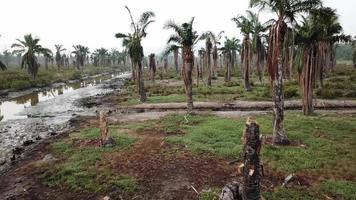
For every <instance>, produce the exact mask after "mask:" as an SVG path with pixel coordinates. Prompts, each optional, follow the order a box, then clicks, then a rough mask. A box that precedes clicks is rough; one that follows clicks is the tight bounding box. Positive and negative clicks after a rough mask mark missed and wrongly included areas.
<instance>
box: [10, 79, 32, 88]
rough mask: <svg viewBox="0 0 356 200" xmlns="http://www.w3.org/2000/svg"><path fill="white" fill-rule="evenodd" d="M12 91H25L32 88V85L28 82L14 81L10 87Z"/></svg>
mask: <svg viewBox="0 0 356 200" xmlns="http://www.w3.org/2000/svg"><path fill="white" fill-rule="evenodd" d="M10 87H11V89H14V90H24V89H28V88H30V87H31V83H30V82H29V81H27V80H14V81H12V82H11V85H10Z"/></svg>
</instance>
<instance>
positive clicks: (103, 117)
mask: <svg viewBox="0 0 356 200" xmlns="http://www.w3.org/2000/svg"><path fill="white" fill-rule="evenodd" d="M99 126H100V135H101V146H103V147H112V146H114V145H115V142H114V140H113V139H112V138H111V136H110V133H109V128H108V116H107V112H106V111H101V112H100V118H99Z"/></svg>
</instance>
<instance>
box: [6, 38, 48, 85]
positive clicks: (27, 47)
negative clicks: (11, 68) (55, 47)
mask: <svg viewBox="0 0 356 200" xmlns="http://www.w3.org/2000/svg"><path fill="white" fill-rule="evenodd" d="M17 41H18V42H19V43H15V44H12V45H11V48H16V50H14V52H15V53H21V54H23V55H22V61H21V67H22V68H23V67H27V71H28V73H29V74H30V75H31V76H32V78H33V79H35V78H36V76H37V73H38V68H39V63H38V61H37V57H36V54H43V55H46V54H48V53H50V52H51V51H50V50H49V49H47V48H44V47H42V46H41V45H40V44H38V43H39V41H40V39H39V38H33V37H32V35H31V34H28V35H25V36H24V40H20V39H17Z"/></svg>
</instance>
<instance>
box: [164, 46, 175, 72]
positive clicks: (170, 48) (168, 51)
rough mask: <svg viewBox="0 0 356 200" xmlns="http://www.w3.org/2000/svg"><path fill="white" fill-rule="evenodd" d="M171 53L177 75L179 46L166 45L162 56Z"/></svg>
mask: <svg viewBox="0 0 356 200" xmlns="http://www.w3.org/2000/svg"><path fill="white" fill-rule="evenodd" d="M172 52H173V60H174V68H175V70H176V74H177V75H179V68H178V56H179V46H177V45H174V44H172V45H168V46H167V47H166V50H165V51H164V53H163V54H164V56H168V55H169V54H170V53H172Z"/></svg>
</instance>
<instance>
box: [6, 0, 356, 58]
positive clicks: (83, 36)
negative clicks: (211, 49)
mask: <svg viewBox="0 0 356 200" xmlns="http://www.w3.org/2000/svg"><path fill="white" fill-rule="evenodd" d="M248 2H249V0H219V1H216V0H215V1H211V0H204V1H196V0H176V1H170V0H151V1H148V0H0V7H1V11H0V35H2V37H0V51H1V52H2V51H3V50H4V49H10V46H11V44H12V43H14V42H15V39H16V38H22V37H23V35H24V34H27V33H32V34H33V35H34V36H38V37H39V38H40V39H41V44H42V45H43V46H45V47H48V48H50V49H54V44H63V45H64V46H65V47H66V48H67V49H68V50H72V45H74V44H82V45H85V46H88V47H89V48H90V49H91V50H93V49H95V48H100V47H104V48H108V49H110V48H117V49H119V50H121V49H122V47H121V40H119V39H116V38H115V37H114V34H115V33H117V32H124V33H126V32H128V31H130V26H129V25H130V21H129V16H128V13H127V11H126V10H125V8H124V6H125V5H128V6H129V7H130V8H131V11H132V12H133V15H134V18H138V17H139V15H140V14H141V13H142V12H143V11H147V10H150V11H154V12H155V14H156V22H155V23H154V24H152V25H151V26H150V27H149V28H148V36H147V37H146V38H145V39H144V41H143V47H144V50H145V52H146V53H151V52H154V53H160V51H161V50H163V49H164V47H165V44H166V40H167V38H168V36H169V35H170V33H171V31H170V30H163V29H162V27H163V24H164V23H165V22H166V21H167V20H168V19H174V20H175V21H176V22H185V21H188V20H190V18H191V17H193V16H194V17H195V18H196V20H195V28H196V30H197V31H198V32H199V33H201V32H203V31H206V30H212V31H214V32H219V31H221V30H224V31H225V32H226V35H227V36H229V37H232V36H235V37H240V31H239V30H238V29H236V26H235V24H234V23H233V22H232V21H231V18H232V17H234V16H236V15H237V14H244V13H245V10H247V9H248ZM324 2H325V5H326V6H330V7H333V8H336V9H337V11H338V14H339V16H340V21H341V23H342V25H343V27H344V32H345V33H346V34H351V35H356V22H355V20H356V13H355V11H354V10H355V8H356V1H355V0H324ZM187 5H189V6H187ZM260 15H261V18H262V20H266V19H268V18H270V17H273V15H271V14H270V13H268V12H263V13H261V14H260Z"/></svg>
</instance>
